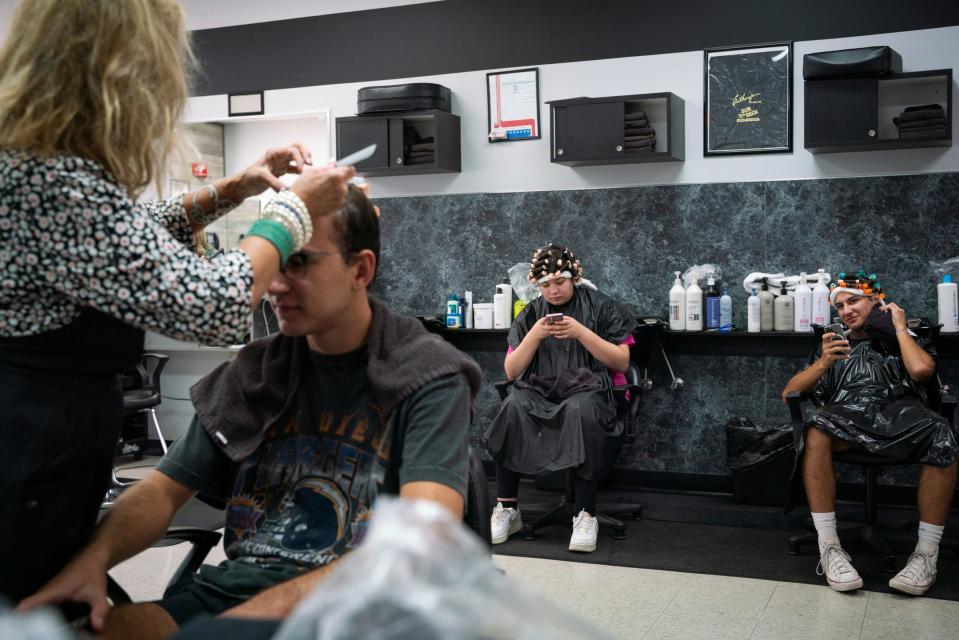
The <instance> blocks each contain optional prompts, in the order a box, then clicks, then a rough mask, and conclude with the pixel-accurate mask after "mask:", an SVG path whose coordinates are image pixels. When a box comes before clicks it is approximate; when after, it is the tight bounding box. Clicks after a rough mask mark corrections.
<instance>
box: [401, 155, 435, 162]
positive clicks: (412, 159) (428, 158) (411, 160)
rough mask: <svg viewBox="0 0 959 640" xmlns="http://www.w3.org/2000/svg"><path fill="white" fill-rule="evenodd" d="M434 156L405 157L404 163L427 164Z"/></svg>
mask: <svg viewBox="0 0 959 640" xmlns="http://www.w3.org/2000/svg"><path fill="white" fill-rule="evenodd" d="M433 160H434V156H432V155H430V156H424V157H422V158H407V159H406V160H405V163H406V164H429V163H431V162H433Z"/></svg>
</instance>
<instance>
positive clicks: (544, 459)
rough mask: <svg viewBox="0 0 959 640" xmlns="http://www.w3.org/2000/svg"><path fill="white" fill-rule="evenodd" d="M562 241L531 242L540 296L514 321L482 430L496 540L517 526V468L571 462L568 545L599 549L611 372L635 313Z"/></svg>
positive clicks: (547, 468)
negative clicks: (491, 473)
mask: <svg viewBox="0 0 959 640" xmlns="http://www.w3.org/2000/svg"><path fill="white" fill-rule="evenodd" d="M582 275H583V268H582V266H581V264H580V262H579V260H577V259H576V257H575V256H574V255H573V253H572V251H570V250H569V249H567V248H565V247H560V246H557V245H554V244H550V245H548V246H546V247H543V248H540V249H537V250H536V252H535V253H534V254H533V258H532V260H531V263H530V271H529V279H530V281H531V282H534V283H536V284H537V285H538V286H539V289H540V292H541V293H542V295H541V296H540V297H539V298H537V299H535V300H533V301H532V302H530V303H529V304H528V305H527V306H526V307H525V308H524V309H523V310H522V311H521V312H520V314H519V315H518V316H517V317H516V320H514V321H513V326H512V327H511V328H510V332H509V338H508V339H509V351H508V352H507V354H506V361H505V363H504V368H505V369H506V376H507V377H508V378H509V379H510V380H512V381H513V382H514V385H513V390H512V392H511V393H510V395H509V396H508V397H507V398H506V400H505V401H504V402H503V405H502V407H501V408H500V411H499V413H498V414H497V416H496V418H495V419H494V420H493V422H492V424H491V425H490V427H489V429H488V430H487V432H486V434H485V440H486V447H487V449H488V450H489V452H490V454H491V455H492V456H493V459H494V460H495V461H496V485H497V504H496V508H495V509H494V511H493V516H492V520H491V531H492V535H491V537H492V542H493V544H499V543H501V542H505V541H506V539H507V538H508V537H509V536H510V535H512V534H513V533H516V532H517V531H520V530H521V529H522V527H523V520H522V516H521V515H520V511H519V497H518V494H519V480H520V476H521V474H529V475H538V474H544V473H549V472H551V471H557V470H561V469H567V468H571V467H572V468H574V469H575V481H574V488H575V494H576V511H577V514H578V515H577V516H576V517H575V518H574V519H573V534H572V537H571V538H570V543H569V549H570V551H582V552H590V551H594V550H595V549H596V537H597V533H598V530H599V525H598V523H597V520H596V493H597V488H598V485H599V481H600V480H601V479H602V478H603V477H604V476H605V475H606V474H607V473H608V472H609V469H610V467H611V466H612V464H613V462H614V461H615V459H616V456H617V455H618V454H619V449H620V444H621V440H622V430H623V425H622V423H621V422H620V421H619V420H617V417H616V401H615V399H614V398H613V391H612V389H613V384H614V380H613V379H612V378H611V375H619V376H620V377H621V376H622V374H623V373H624V372H625V371H626V369H627V367H628V366H629V345H630V344H632V343H633V335H632V334H633V329H634V327H635V324H636V323H635V320H634V318H633V316H632V314H631V313H630V312H629V311H628V310H627V309H625V308H624V307H623V306H622V305H620V304H619V303H617V302H616V301H614V300H613V299H611V298H609V297H608V296H605V295H603V294H602V293H600V292H599V291H597V290H596V288H595V287H594V286H592V284H591V283H588V282H587V281H584V280H583V279H582Z"/></svg>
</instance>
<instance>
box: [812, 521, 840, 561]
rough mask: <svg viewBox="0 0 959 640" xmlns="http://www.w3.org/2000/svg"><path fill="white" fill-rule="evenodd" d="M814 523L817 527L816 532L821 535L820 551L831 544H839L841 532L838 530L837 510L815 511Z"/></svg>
mask: <svg viewBox="0 0 959 640" xmlns="http://www.w3.org/2000/svg"><path fill="white" fill-rule="evenodd" d="M812 523H813V525H815V527H816V534H817V535H818V536H819V552H820V553H822V550H823V548H824V547H825V546H826V545H830V544H839V533H837V532H836V512H835V511H830V512H828V513H813V514H812Z"/></svg>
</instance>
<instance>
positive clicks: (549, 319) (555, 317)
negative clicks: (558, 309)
mask: <svg viewBox="0 0 959 640" xmlns="http://www.w3.org/2000/svg"><path fill="white" fill-rule="evenodd" d="M563 317H564V316H563V314H562V313H547V314H546V324H556V323H557V322H562V321H563Z"/></svg>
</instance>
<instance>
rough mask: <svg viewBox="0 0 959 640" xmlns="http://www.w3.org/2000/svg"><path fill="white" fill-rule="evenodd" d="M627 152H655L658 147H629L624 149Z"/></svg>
mask: <svg viewBox="0 0 959 640" xmlns="http://www.w3.org/2000/svg"><path fill="white" fill-rule="evenodd" d="M623 151H624V152H625V153H653V152H654V151H656V147H655V146H652V147H629V148H627V149H624V150H623Z"/></svg>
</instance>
